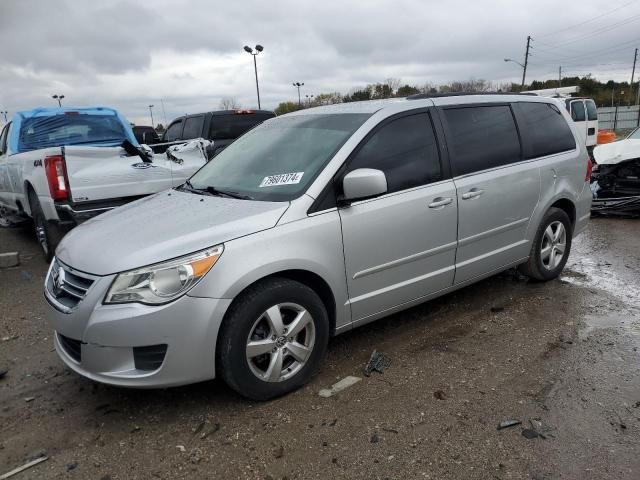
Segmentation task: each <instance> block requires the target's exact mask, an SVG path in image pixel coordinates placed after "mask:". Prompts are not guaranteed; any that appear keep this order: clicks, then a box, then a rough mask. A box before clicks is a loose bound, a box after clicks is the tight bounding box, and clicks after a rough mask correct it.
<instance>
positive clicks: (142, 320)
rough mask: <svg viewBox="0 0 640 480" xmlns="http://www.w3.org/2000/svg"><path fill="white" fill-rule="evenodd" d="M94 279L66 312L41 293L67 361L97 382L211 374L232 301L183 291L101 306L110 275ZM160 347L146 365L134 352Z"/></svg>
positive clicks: (153, 381)
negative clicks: (174, 296) (162, 300)
mask: <svg viewBox="0 0 640 480" xmlns="http://www.w3.org/2000/svg"><path fill="white" fill-rule="evenodd" d="M93 278H94V283H93V285H92V286H91V287H90V288H89V290H88V291H87V294H86V296H85V298H84V299H83V300H81V301H80V302H79V303H78V305H77V306H75V307H74V308H72V309H71V310H69V311H68V312H67V313H65V312H63V311H61V310H59V309H58V308H56V307H55V306H54V303H53V302H52V301H51V298H50V297H51V295H47V294H45V298H47V301H48V303H49V310H48V314H47V317H48V320H49V322H50V323H51V325H52V326H53V328H54V330H55V331H56V335H55V348H56V351H57V352H58V355H59V356H60V358H61V359H62V360H63V361H64V363H65V364H66V365H67V366H69V367H70V368H71V369H72V370H74V371H75V372H77V373H79V374H80V375H83V376H85V377H87V378H90V379H92V380H95V381H98V382H101V383H107V384H110V385H116V386H123V387H136V388H154V387H170V386H177V385H184V384H189V383H195V382H200V381H204V380H209V379H212V378H214V377H215V347H216V339H217V337H218V330H219V328H220V324H221V322H222V319H223V317H224V314H225V312H226V310H227V308H228V307H229V304H230V303H231V300H221V299H213V298H199V297H190V296H188V295H185V296H183V297H181V298H179V299H178V300H176V301H174V302H172V303H169V304H167V305H160V306H149V305H141V304H123V305H102V299H103V298H104V293H105V292H106V289H107V288H108V287H109V285H110V284H111V281H112V279H113V276H110V277H93ZM45 288H46V287H45ZM161 346H162V347H165V346H166V353H164V350H162V349H161V353H162V356H160V357H158V356H157V355H156V357H155V358H157V359H158V362H157V364H153V363H152V364H151V365H153V366H151V367H150V364H149V363H147V364H144V363H143V362H141V361H140V357H139V355H136V354H137V353H138V352H140V351H145V348H143V347H147V349H151V350H154V349H157V348H158V347H161ZM158 365H159V366H158ZM141 366H142V367H143V368H140V367H141ZM156 367H157V368H156ZM150 368H153V369H152V370H151V369H150Z"/></svg>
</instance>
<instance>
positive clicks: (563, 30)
mask: <svg viewBox="0 0 640 480" xmlns="http://www.w3.org/2000/svg"><path fill="white" fill-rule="evenodd" d="M636 1H637V0H631V1H630V2H628V3H625V4H624V5H620V6H619V7H617V8H614V9H613V10H609V11H608V12H606V13H603V14H600V15H597V16H595V17H593V18H590V19H588V20H585V21H583V22H580V23H576V24H574V25H570V26H568V27H564V28H561V29H560V30H556V31H555V32H551V33H545V34H544V35H539V36H538V37H537V38H545V37H551V36H553V35H556V34H557V33H560V32H565V31H567V30H571V29H572V28H576V27H580V26H582V25H586V24H587V23H591V22H593V21H595V20H598V19H600V18H603V17H606V16H607V15H611V14H612V13H615V12H617V11H618V10H622V9H623V8H624V7H627V6H629V5H631V4H632V3H635V2H636Z"/></svg>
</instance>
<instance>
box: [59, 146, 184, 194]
mask: <svg viewBox="0 0 640 480" xmlns="http://www.w3.org/2000/svg"><path fill="white" fill-rule="evenodd" d="M65 161H66V169H67V176H68V178H69V189H70V191H71V196H72V199H73V201H74V202H91V201H97V200H106V199H117V198H126V197H135V196H142V195H149V194H152V193H156V192H160V191H162V190H166V189H168V188H170V187H171V167H172V162H171V161H170V160H169V159H167V158H166V157H165V159H162V158H161V156H159V155H154V156H153V160H152V161H150V162H145V161H143V159H142V158H140V157H139V156H137V155H134V156H130V155H129V154H127V153H126V152H125V150H124V149H123V148H122V147H87V146H67V147H65Z"/></svg>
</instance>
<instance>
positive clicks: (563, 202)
mask: <svg viewBox="0 0 640 480" xmlns="http://www.w3.org/2000/svg"><path fill="white" fill-rule="evenodd" d="M554 207H555V208H559V209H560V210H563V211H564V212H565V213H566V214H567V216H568V217H569V220H571V227H572V228H574V229H575V226H576V205H575V203H573V202H572V201H571V200H569V199H568V198H559V199H557V200H556V201H555V202H553V203H552V204H551V205H549V208H554ZM549 208H548V209H547V211H548V210H549Z"/></svg>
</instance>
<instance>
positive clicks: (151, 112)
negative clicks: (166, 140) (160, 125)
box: [149, 105, 156, 128]
mask: <svg viewBox="0 0 640 480" xmlns="http://www.w3.org/2000/svg"><path fill="white" fill-rule="evenodd" d="M153 107H154V106H153V105H149V114H150V115H151V127H152V128H156V127H155V126H154V125H153Z"/></svg>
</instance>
